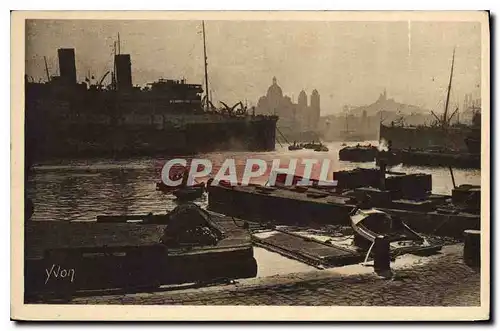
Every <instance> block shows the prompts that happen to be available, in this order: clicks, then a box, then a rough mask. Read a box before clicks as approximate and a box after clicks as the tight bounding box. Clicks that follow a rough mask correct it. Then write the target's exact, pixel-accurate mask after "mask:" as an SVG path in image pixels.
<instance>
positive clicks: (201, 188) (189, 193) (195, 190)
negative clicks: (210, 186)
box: [172, 183, 205, 201]
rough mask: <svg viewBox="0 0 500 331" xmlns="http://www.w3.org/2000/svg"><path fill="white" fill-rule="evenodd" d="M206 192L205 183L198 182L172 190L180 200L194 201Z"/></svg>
mask: <svg viewBox="0 0 500 331" xmlns="http://www.w3.org/2000/svg"><path fill="white" fill-rule="evenodd" d="M204 192H205V183H200V184H196V185H195V186H185V187H181V188H179V189H177V190H175V191H173V192H172V194H173V195H175V197H176V198H177V199H178V200H182V201H192V200H196V199H199V198H201V196H202V195H203V193H204Z"/></svg>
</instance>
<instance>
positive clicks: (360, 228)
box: [351, 208, 430, 251]
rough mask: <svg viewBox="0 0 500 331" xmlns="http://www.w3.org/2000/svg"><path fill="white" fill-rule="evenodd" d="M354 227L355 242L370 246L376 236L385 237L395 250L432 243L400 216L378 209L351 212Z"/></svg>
mask: <svg viewBox="0 0 500 331" xmlns="http://www.w3.org/2000/svg"><path fill="white" fill-rule="evenodd" d="M351 226H352V228H353V229H354V232H355V235H354V243H355V245H357V246H359V247H362V248H369V247H370V246H371V245H372V244H373V243H374V242H375V240H376V238H379V237H384V238H386V239H387V240H388V242H389V244H390V248H391V249H393V250H399V251H400V250H414V249H415V248H426V247H429V246H430V244H429V242H428V241H427V239H426V238H425V237H423V236H422V235H420V234H418V233H417V232H415V231H413V230H412V229H411V228H410V227H409V226H408V225H406V224H405V223H404V222H403V221H402V220H401V219H400V218H399V217H394V216H391V215H389V214H388V213H386V212H383V211H381V210H378V209H374V208H370V209H358V208H356V209H355V210H354V211H353V212H352V213H351Z"/></svg>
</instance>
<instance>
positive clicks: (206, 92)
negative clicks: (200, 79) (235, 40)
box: [202, 21, 210, 110]
mask: <svg viewBox="0 0 500 331" xmlns="http://www.w3.org/2000/svg"><path fill="white" fill-rule="evenodd" d="M202 28H203V58H204V66H205V98H206V103H207V110H208V108H209V107H210V93H209V92H208V59H207V45H206V40H205V21H202Z"/></svg>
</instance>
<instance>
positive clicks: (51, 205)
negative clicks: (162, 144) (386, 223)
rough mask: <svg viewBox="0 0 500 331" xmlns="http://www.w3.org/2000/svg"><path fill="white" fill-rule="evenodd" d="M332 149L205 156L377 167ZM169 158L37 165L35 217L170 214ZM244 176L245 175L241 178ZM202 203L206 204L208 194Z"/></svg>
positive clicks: (468, 174) (441, 176) (437, 177)
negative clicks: (164, 172) (165, 169)
mask: <svg viewBox="0 0 500 331" xmlns="http://www.w3.org/2000/svg"><path fill="white" fill-rule="evenodd" d="M327 146H328V148H329V149H330V151H329V152H314V151H310V150H299V151H288V150H287V149H286V148H284V147H280V146H277V149H276V151H274V152H266V153H248V152H238V153H235V152H224V153H209V154H205V155H199V156H198V157H200V158H208V159H210V160H212V163H213V165H214V168H213V171H214V172H215V171H217V170H218V168H219V167H220V165H221V164H222V162H223V161H224V160H225V159H226V158H235V160H236V166H237V171H238V174H241V172H242V170H243V168H244V166H245V162H246V159H247V158H262V159H264V160H266V161H268V162H269V163H270V162H271V161H272V160H273V159H277V158H279V159H280V160H282V161H283V162H286V161H287V160H290V159H291V158H298V159H306V158H315V159H319V160H322V159H330V160H331V171H330V174H331V172H333V171H335V170H340V169H353V168H356V167H365V168H369V167H374V163H373V162H372V163H350V162H342V161H339V160H338V151H339V149H340V148H341V143H329V144H327ZM163 163H164V160H161V159H151V158H134V159H127V160H118V161H115V160H111V159H93V160H64V161H52V162H48V163H43V164H39V165H36V166H35V167H34V171H33V173H32V174H31V176H30V178H29V182H28V186H27V191H28V196H29V197H31V198H32V199H33V202H34V205H35V213H34V215H33V220H94V219H95V217H96V216H97V215H116V214H144V213H149V212H153V213H165V212H167V211H169V210H171V209H173V208H175V206H176V203H175V200H174V197H173V196H171V195H166V194H164V193H161V192H159V191H156V190H155V183H156V182H157V181H159V180H160V178H161V166H162V165H163ZM393 170H394V171H403V172H424V173H430V174H432V179H433V191H434V193H441V194H450V192H451V188H452V187H453V184H452V182H451V177H450V173H449V170H448V169H445V168H426V167H403V166H397V167H394V168H393ZM454 174H455V180H456V182H457V184H465V183H468V184H479V183H480V171H479V170H464V169H456V170H454ZM238 178H239V179H241V176H239V177H238ZM197 203H198V204H200V205H202V206H206V204H207V197H206V196H204V197H203V198H201V199H200V200H199V201H197Z"/></svg>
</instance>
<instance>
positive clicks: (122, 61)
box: [115, 54, 132, 90]
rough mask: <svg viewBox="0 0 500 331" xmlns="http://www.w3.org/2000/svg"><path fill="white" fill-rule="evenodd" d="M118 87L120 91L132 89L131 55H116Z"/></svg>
mask: <svg viewBox="0 0 500 331" xmlns="http://www.w3.org/2000/svg"><path fill="white" fill-rule="evenodd" d="M115 64H116V86H117V88H118V90H124V89H125V90H126V89H130V88H132V63H131V61H130V54H117V55H115Z"/></svg>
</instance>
